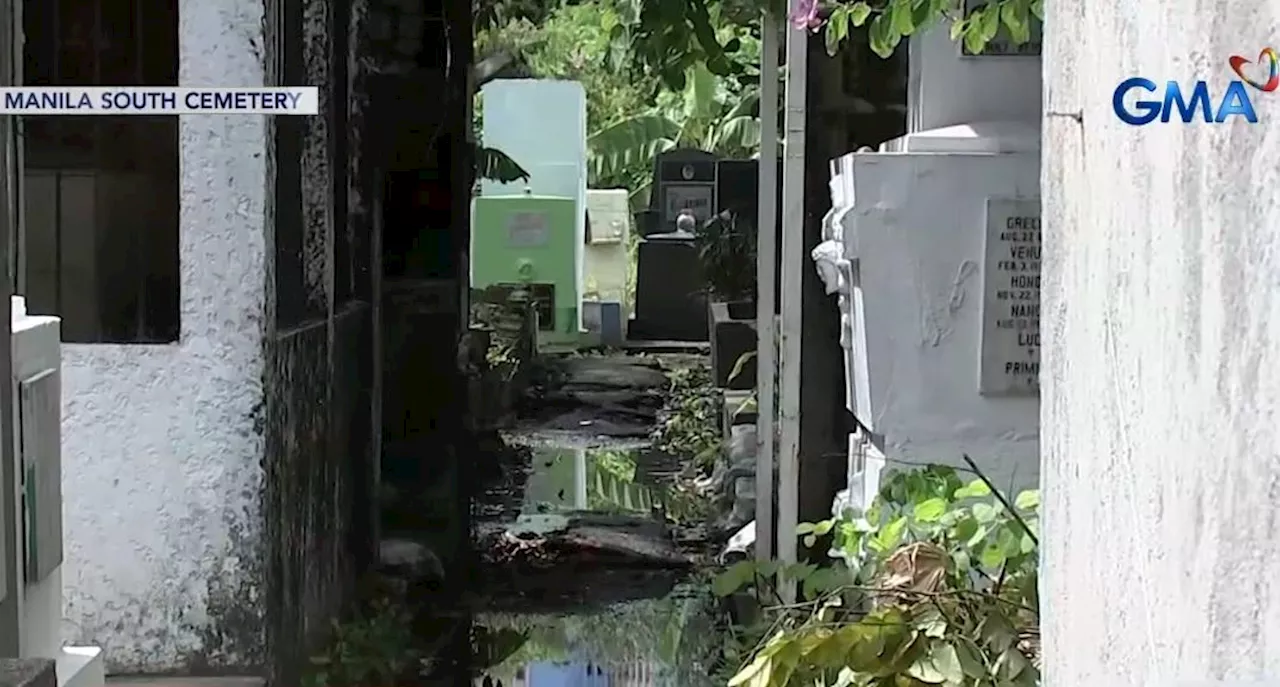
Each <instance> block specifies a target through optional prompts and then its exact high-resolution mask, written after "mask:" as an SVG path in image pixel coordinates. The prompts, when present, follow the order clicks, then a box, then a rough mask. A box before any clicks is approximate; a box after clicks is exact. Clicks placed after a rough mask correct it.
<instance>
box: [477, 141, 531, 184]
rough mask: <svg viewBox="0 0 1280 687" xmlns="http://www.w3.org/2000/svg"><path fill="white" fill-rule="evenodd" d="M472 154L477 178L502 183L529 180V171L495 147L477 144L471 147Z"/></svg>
mask: <svg viewBox="0 0 1280 687" xmlns="http://www.w3.org/2000/svg"><path fill="white" fill-rule="evenodd" d="M473 154H474V155H475V164H476V178H477V179H487V180H489V181H497V182H501V183H503V184H509V183H512V182H514V181H528V180H529V173H528V172H526V171H525V169H524V168H523V167H521V166H520V163H518V162H516V161H515V160H513V159H512V158H511V156H510V155H507V154H506V153H504V152H502V151H501V150H498V149H497V148H485V147H484V146H480V145H477V146H475V147H474V148H473Z"/></svg>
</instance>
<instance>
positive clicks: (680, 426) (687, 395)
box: [653, 365, 721, 465]
mask: <svg viewBox="0 0 1280 687" xmlns="http://www.w3.org/2000/svg"><path fill="white" fill-rule="evenodd" d="M670 378H671V389H670V392H669V393H668V398H669V399H670V400H669V401H668V408H667V415H666V418H665V420H663V422H662V424H660V425H659V426H658V428H657V430H656V431H655V432H654V436H653V444H654V447H655V448H657V449H659V450H661V451H665V452H667V453H669V454H671V455H673V456H682V457H685V458H692V459H693V460H694V462H696V463H698V464H701V465H710V464H711V463H712V462H713V461H714V460H715V459H716V457H717V456H718V455H719V454H720V449H721V436H720V407H721V406H720V395H719V393H718V392H717V390H716V388H715V384H714V380H712V378H711V370H710V369H709V368H708V367H707V366H706V365H694V366H690V367H685V368H678V369H675V370H672V371H671V374H670Z"/></svg>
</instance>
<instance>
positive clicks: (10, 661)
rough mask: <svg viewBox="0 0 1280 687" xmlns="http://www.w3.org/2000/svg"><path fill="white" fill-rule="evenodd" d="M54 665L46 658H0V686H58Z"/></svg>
mask: <svg viewBox="0 0 1280 687" xmlns="http://www.w3.org/2000/svg"><path fill="white" fill-rule="evenodd" d="M55 665H56V664H55V663H54V662H53V660H52V659H48V658H0V687H58V676H57V672H56V671H55V669H54V666H55Z"/></svg>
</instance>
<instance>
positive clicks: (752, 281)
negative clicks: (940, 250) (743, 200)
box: [695, 210, 757, 301]
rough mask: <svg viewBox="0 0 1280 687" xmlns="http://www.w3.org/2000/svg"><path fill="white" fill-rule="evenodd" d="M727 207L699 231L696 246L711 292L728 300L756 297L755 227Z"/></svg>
mask: <svg viewBox="0 0 1280 687" xmlns="http://www.w3.org/2000/svg"><path fill="white" fill-rule="evenodd" d="M740 218H741V215H739V214H738V213H737V212H734V211H733V210H724V211H722V212H720V213H719V214H717V215H716V216H715V217H713V218H712V219H711V220H710V221H708V222H706V223H704V224H703V225H702V228H701V229H699V230H698V233H697V237H696V238H695V245H696V247H697V250H698V260H699V262H701V264H702V274H703V277H704V278H705V279H706V280H707V288H708V290H709V291H710V292H711V295H712V296H714V297H716V298H719V299H721V300H726V301H734V300H754V299H755V297H756V281H757V277H756V228H755V226H754V225H752V224H751V223H750V222H748V221H745V220H742V219H740Z"/></svg>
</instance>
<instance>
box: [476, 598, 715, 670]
mask: <svg viewBox="0 0 1280 687" xmlns="http://www.w3.org/2000/svg"><path fill="white" fill-rule="evenodd" d="M711 603H712V602H711V599H710V593H709V591H708V590H706V589H703V588H700V587H695V586H694V585H684V586H680V587H678V588H677V589H676V591H675V592H673V593H672V594H671V595H670V596H668V597H666V598H663V599H652V600H644V601H635V602H631V603H624V604H618V605H616V606H613V607H611V608H609V609H607V610H605V611H603V612H600V613H591V614H580V615H566V616H559V617H557V616H551V615H485V616H481V617H479V618H477V622H478V623H480V624H482V625H486V626H489V627H493V628H511V629H518V630H520V631H522V632H524V633H526V636H527V637H528V639H527V640H526V641H525V643H524V644H523V645H522V646H521V647H520V648H519V649H517V650H516V651H515V653H513V654H511V655H510V656H509V657H507V659H506V660H505V661H503V662H502V663H501V664H499V665H498V666H495V667H493V668H491V669H490V670H489V671H488V675H490V676H491V677H492V678H494V679H497V680H501V681H502V684H503V685H504V686H513V685H529V686H530V687H595V686H597V685H602V686H608V687H711V682H710V679H709V678H708V675H707V674H708V672H709V671H708V669H707V667H706V661H707V660H708V658H709V657H710V656H711V652H712V650H713V649H715V648H717V647H715V646H713V645H712V641H713V638H714V637H715V633H714V632H712V631H711V630H712V623H711V619H710V617H711V616H710V611H711Z"/></svg>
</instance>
